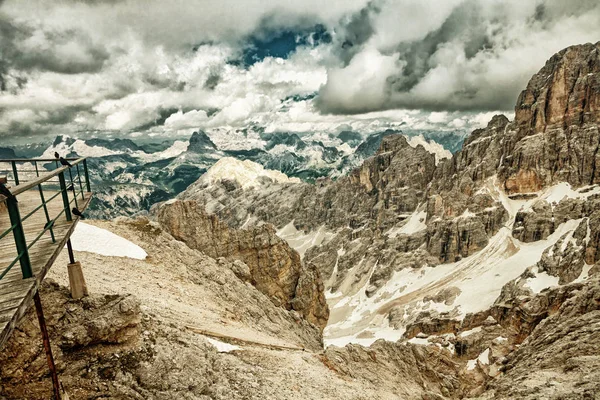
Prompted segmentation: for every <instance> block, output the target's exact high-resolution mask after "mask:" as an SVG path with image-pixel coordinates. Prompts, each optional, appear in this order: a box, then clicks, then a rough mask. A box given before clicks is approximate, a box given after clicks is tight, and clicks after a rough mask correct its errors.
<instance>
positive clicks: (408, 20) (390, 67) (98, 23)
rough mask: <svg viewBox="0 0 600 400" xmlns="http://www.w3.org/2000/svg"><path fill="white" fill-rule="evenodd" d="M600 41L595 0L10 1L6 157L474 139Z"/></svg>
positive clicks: (4, 38) (2, 95)
mask: <svg viewBox="0 0 600 400" xmlns="http://www.w3.org/2000/svg"><path fill="white" fill-rule="evenodd" d="M599 40H600V2H597V1H595V0H570V1H564V0H547V1H541V0H526V1H524V0H519V1H516V0H502V1H501V0H438V1H433V0H372V1H364V0H342V1H339V0H330V1H328V2H323V1H322V0H303V1H302V0H296V1H290V0H237V1H236V0H201V1H193V0H171V1H159V0H87V1H86V0H79V1H76V0H62V1H60V0H0V144H1V143H4V144H10V143H11V142H14V141H17V140H36V139H39V138H43V137H50V136H53V135H57V134H68V135H71V136H75V137H87V136H122V137H133V138H135V137H161V138H162V137H172V138H177V137H184V136H186V137H187V136H189V134H190V133H191V132H192V131H194V130H198V129H203V130H206V131H210V130H211V129H221V130H243V129H264V130H266V131H268V132H273V131H282V132H298V133H310V132H325V133H335V132H339V131H341V130H348V129H351V130H355V131H359V132H362V133H369V132H375V131H381V130H384V129H387V128H393V129H414V130H440V131H465V132H467V131H469V130H471V129H474V128H477V127H481V126H483V125H485V124H486V123H487V121H489V119H490V118H491V116H493V115H494V114H497V113H504V114H507V115H508V116H509V117H512V113H513V109H514V105H515V102H516V99H517V97H518V94H519V92H520V91H521V90H523V89H524V87H525V85H526V84H527V81H528V80H529V79H530V78H531V76H532V75H533V74H534V73H536V72H537V71H538V70H539V69H540V68H541V67H542V66H543V65H544V63H545V61H546V60H547V59H548V58H550V57H551V56H552V55H553V54H554V53H556V52H557V51H560V50H561V49H563V48H565V47H568V46H570V45H574V44H580V43H586V42H597V41H599Z"/></svg>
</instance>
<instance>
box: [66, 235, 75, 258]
mask: <svg viewBox="0 0 600 400" xmlns="http://www.w3.org/2000/svg"><path fill="white" fill-rule="evenodd" d="M67 251H68V252H69V261H70V262H71V264H75V256H74V255H73V246H71V238H69V239H67Z"/></svg>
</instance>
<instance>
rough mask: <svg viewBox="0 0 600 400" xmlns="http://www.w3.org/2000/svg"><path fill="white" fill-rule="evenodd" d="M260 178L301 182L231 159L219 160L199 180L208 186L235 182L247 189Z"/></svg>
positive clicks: (258, 165)
mask: <svg viewBox="0 0 600 400" xmlns="http://www.w3.org/2000/svg"><path fill="white" fill-rule="evenodd" d="M261 177H266V178H270V179H271V180H273V181H275V182H278V183H300V182H301V181H300V179H299V178H289V177H288V176H287V175H286V174H284V173H282V172H279V171H273V170H270V169H265V168H264V167H263V166H262V165H260V164H257V163H255V162H253V161H250V160H245V161H240V160H238V159H235V158H232V157H224V158H221V159H220V160H219V161H217V162H216V163H215V164H214V165H213V166H212V167H210V169H209V170H208V171H206V173H205V174H204V175H202V178H201V179H202V180H203V181H204V182H206V183H209V184H210V183H214V182H218V181H221V180H223V179H229V180H235V181H237V182H238V183H239V184H240V186H242V188H243V189H248V188H254V187H257V186H259V185H260V182H259V178H261Z"/></svg>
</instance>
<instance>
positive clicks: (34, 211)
mask: <svg viewBox="0 0 600 400" xmlns="http://www.w3.org/2000/svg"><path fill="white" fill-rule="evenodd" d="M61 193H62V190H60V191H58V192H57V193H56V194H55V195H54V196H52V197H50V198H49V199H48V200H46V201H44V202H43V203H42V204H40V205H39V206H37V207H36V208H34V209H33V211H31V212H30V213H29V214H27V215H26V216H24V217H23V218H21V222H23V221H25V220H26V219H27V218H29V217H31V216H32V215H33V214H35V213H36V212H37V211H39V209H40V208H42V207H43V206H44V204H48V203H49V202H51V201H52V200H54V199H55V198H56V196H58V195H59V194H61ZM0 239H1V238H0Z"/></svg>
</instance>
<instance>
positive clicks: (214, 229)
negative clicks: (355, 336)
mask: <svg viewBox="0 0 600 400" xmlns="http://www.w3.org/2000/svg"><path fill="white" fill-rule="evenodd" d="M157 213H158V214H157V217H158V221H159V223H160V224H161V225H162V226H163V227H164V229H166V230H167V232H169V233H170V234H171V235H173V237H175V238H176V239H178V240H181V241H183V242H184V243H186V244H187V245H188V246H189V247H191V248H193V249H197V250H200V251H202V252H203V253H205V254H206V255H208V256H209V257H212V258H220V257H224V258H226V259H228V260H239V261H241V262H243V263H244V264H246V265H247V266H248V268H249V278H250V281H251V283H252V284H253V285H254V286H256V288H257V289H258V290H260V291H261V292H263V293H265V294H267V295H268V296H269V297H270V298H271V299H272V301H273V302H274V303H275V304H276V305H278V306H282V307H284V308H286V309H288V310H292V309H293V310H296V311H298V312H299V313H300V314H301V315H302V316H303V317H305V318H306V319H307V320H308V321H309V322H311V323H313V324H315V325H316V326H318V327H320V328H321V329H323V328H324V327H325V325H326V324H327V319H328V317H329V310H328V307H327V303H326V302H325V296H324V290H323V289H324V287H323V282H322V280H321V277H320V275H319V272H318V271H317V270H316V268H315V267H314V266H312V265H310V264H309V265H306V266H303V265H302V262H301V261H300V256H299V255H298V253H297V252H296V251H295V250H293V249H292V248H291V247H290V246H289V245H288V244H287V243H286V242H285V241H284V240H282V239H280V238H279V237H278V236H277V235H276V234H275V230H274V229H273V227H272V226H270V225H262V226H260V227H254V228H251V229H249V230H245V229H231V228H229V227H228V226H227V224H225V223H223V222H221V221H220V220H219V218H218V217H217V216H215V215H208V214H207V213H206V212H205V211H204V208H203V207H202V206H201V205H199V204H198V203H197V202H194V201H176V202H174V203H171V204H164V205H163V206H162V207H160V208H159V209H158V211H157Z"/></svg>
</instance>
